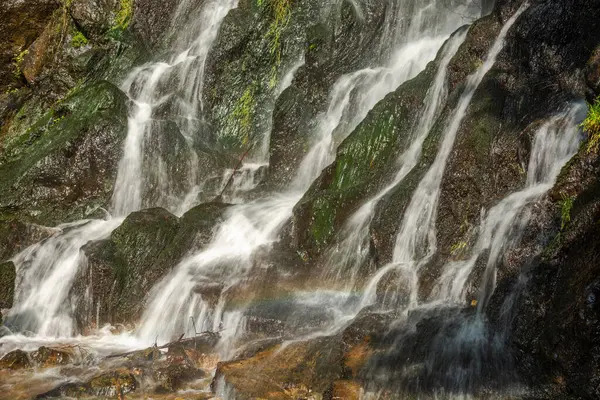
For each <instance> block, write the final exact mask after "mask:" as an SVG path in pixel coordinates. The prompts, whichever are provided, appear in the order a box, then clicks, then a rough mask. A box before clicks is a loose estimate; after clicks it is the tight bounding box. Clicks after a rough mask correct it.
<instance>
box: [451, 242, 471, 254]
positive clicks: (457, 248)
mask: <svg viewBox="0 0 600 400" xmlns="http://www.w3.org/2000/svg"><path fill="white" fill-rule="evenodd" d="M468 245H469V244H468V243H467V242H466V241H460V242H458V243H455V244H453V245H452V247H451V248H450V253H451V254H452V255H453V256H457V255H459V254H461V253H462V252H463V251H465V249H466V248H467V246H468Z"/></svg>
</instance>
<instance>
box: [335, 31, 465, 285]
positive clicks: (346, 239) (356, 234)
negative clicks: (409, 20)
mask: <svg viewBox="0 0 600 400" xmlns="http://www.w3.org/2000/svg"><path fill="white" fill-rule="evenodd" d="M466 34H467V33H466V31H463V32H460V33H458V34H456V35H454V36H453V37H452V38H451V39H450V40H449V42H448V44H447V45H446V46H445V48H444V52H443V54H442V58H441V60H440V63H439V66H438V71H437V74H436V77H435V79H434V81H433V84H432V86H431V88H430V89H429V91H428V92H427V96H426V98H425V108H424V110H423V112H422V115H421V117H420V118H419V123H418V125H417V127H416V128H415V129H414V132H413V134H412V137H413V139H412V144H411V145H410V147H409V148H408V149H407V150H406V151H405V152H404V153H402V154H401V155H400V157H399V158H398V172H397V173H396V176H395V177H394V179H393V181H392V182H391V183H390V184H388V185H387V186H386V187H384V188H383V189H382V190H381V191H380V192H379V193H377V194H376V195H375V196H374V197H373V198H371V199H370V200H369V201H367V202H366V203H365V204H363V205H362V206H361V207H360V208H359V209H358V210H357V211H356V212H355V213H354V214H353V215H352V217H350V219H349V220H348V222H347V223H346V224H345V225H344V227H343V228H342V230H341V232H340V240H339V243H338V245H337V246H336V247H335V248H334V249H333V250H332V251H331V252H330V254H329V255H328V261H327V265H328V266H330V268H329V269H328V270H327V271H326V275H327V277H328V278H332V279H331V280H332V281H336V282H343V284H344V286H345V289H346V290H348V289H351V288H352V287H353V286H354V285H355V283H356V276H357V274H358V271H359V269H360V267H361V266H362V265H363V263H364V261H365V258H366V256H367V253H368V239H369V226H370V224H371V221H372V219H373V212H374V210H375V207H376V206H377V204H378V202H379V201H380V200H381V199H382V198H383V197H384V196H385V195H386V194H388V193H389V192H390V191H391V190H392V189H393V188H395V187H396V186H397V185H398V184H399V183H400V182H402V180H403V179H404V178H405V177H406V175H408V173H409V172H410V171H411V170H412V169H413V168H414V167H415V165H417V162H418V160H419V157H420V155H421V150H422V147H423V142H424V141H425V138H426V137H427V134H428V133H429V131H430V129H431V127H432V126H433V124H434V122H435V120H436V118H437V116H438V114H439V110H440V106H441V105H442V104H443V103H444V101H445V98H446V75H447V67H448V64H449V63H450V60H451V59H452V57H454V55H455V54H456V52H457V51H458V48H459V47H460V45H461V44H462V43H463V42H464V40H465V38H466ZM342 274H344V275H345V276H346V277H347V279H342Z"/></svg>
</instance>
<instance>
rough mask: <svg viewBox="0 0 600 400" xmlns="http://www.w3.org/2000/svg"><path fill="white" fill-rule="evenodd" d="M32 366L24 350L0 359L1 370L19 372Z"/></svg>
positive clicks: (12, 352) (13, 352) (15, 351)
mask: <svg viewBox="0 0 600 400" xmlns="http://www.w3.org/2000/svg"><path fill="white" fill-rule="evenodd" d="M32 366H33V364H32V363H31V360H30V359H29V355H28V354H27V353H26V352H24V351H23V350H14V351H11V352H10V353H8V354H6V355H5V356H4V357H2V359H0V369H12V370H17V369H27V368H31V367H32Z"/></svg>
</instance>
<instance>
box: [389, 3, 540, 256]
mask: <svg viewBox="0 0 600 400" xmlns="http://www.w3.org/2000/svg"><path fill="white" fill-rule="evenodd" d="M527 6H528V5H527V3H524V5H523V6H521V7H520V8H519V10H517V12H516V13H515V14H514V15H513V16H512V17H511V18H510V19H509V20H508V21H507V22H506V24H505V25H504V27H503V28H502V30H501V31H500V34H499V35H498V38H497V39H496V41H495V42H494V44H493V45H492V48H491V49H490V51H489V53H488V56H487V59H486V61H485V62H484V63H483V65H482V66H481V67H480V68H478V69H477V71H476V72H475V73H474V74H473V75H471V76H470V77H469V79H468V80H467V85H466V87H465V90H464V92H463V94H462V96H461V98H460V100H459V102H458V106H457V108H456V110H455V112H454V115H453V117H452V120H451V121H450V124H449V125H448V127H447V129H446V130H445V132H444V138H443V141H442V143H441V145H440V149H439V151H438V154H437V156H436V158H435V161H434V162H433V165H432V166H431V167H430V168H429V170H428V171H427V174H426V175H425V177H424V178H423V179H422V180H421V182H420V183H419V186H418V187H417V189H416V191H415V193H414V194H413V196H412V199H411V202H410V204H409V206H408V208H407V210H406V212H405V214H404V220H403V221H402V225H401V229H400V233H399V234H398V237H397V239H396V246H395V248H394V256H393V260H394V262H404V263H414V262H415V261H417V260H418V261H420V262H423V261H426V260H427V259H428V258H429V257H431V255H432V254H434V253H435V250H436V246H437V244H436V239H435V218H436V215H437V205H438V201H439V195H440V184H441V182H442V177H443V175H444V171H445V169H446V164H447V161H448V157H449V156H450V153H451V152H452V148H453V147H454V141H455V139H456V134H457V133H458V130H459V129H460V126H461V124H462V121H463V119H464V118H465V115H466V111H467V108H468V107H469V104H471V100H472V99H473V95H474V94H475V91H476V90H477V88H478V87H479V84H480V83H481V81H482V80H483V77H484V76H485V75H486V74H487V73H488V71H489V70H490V69H491V68H492V67H493V66H494V64H495V63H496V57H497V56H498V54H499V53H500V51H501V50H502V48H503V45H504V38H505V37H506V34H507V33H508V31H509V29H510V28H511V27H512V25H513V24H514V22H515V21H516V20H517V18H518V17H519V16H520V15H521V13H523V11H525V9H526V8H527Z"/></svg>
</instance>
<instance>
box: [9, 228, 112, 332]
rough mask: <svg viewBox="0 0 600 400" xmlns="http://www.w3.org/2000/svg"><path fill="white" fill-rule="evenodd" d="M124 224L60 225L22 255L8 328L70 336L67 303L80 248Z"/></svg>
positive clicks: (20, 256) (77, 264)
mask: <svg viewBox="0 0 600 400" xmlns="http://www.w3.org/2000/svg"><path fill="white" fill-rule="evenodd" d="M120 223H121V220H118V219H113V220H111V221H80V222H77V223H74V224H65V225H59V226H58V229H59V230H60V231H59V233H56V234H55V235H53V236H52V237H50V238H49V239H47V240H45V241H43V242H40V243H38V244H36V245H33V246H31V247H29V248H27V249H26V250H25V251H23V252H22V253H20V254H18V255H17V256H16V257H15V258H14V263H15V265H16V266H17V268H18V274H17V277H18V278H17V279H18V281H17V284H16V287H17V290H16V292H15V299H14V306H13V308H12V309H11V310H10V313H9V314H8V316H7V321H6V323H7V325H8V326H16V327H18V328H19V330H21V331H29V332H35V333H36V334H38V335H40V336H63V337H65V336H70V335H71V334H72V332H73V321H72V319H71V317H70V313H69V312H70V310H69V304H68V303H67V302H65V300H66V298H67V295H68V293H69V290H70V289H71V284H72V282H73V279H74V278H75V275H76V273H77V270H78V269H79V265H80V263H81V259H82V257H83V255H82V253H81V251H80V248H81V247H82V246H83V245H85V244H86V243H87V242H88V241H89V240H101V239H103V238H105V237H108V235H110V233H111V232H112V230H113V229H115V228H116V227H117V226H119V224H120ZM63 232H64V233H63Z"/></svg>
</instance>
